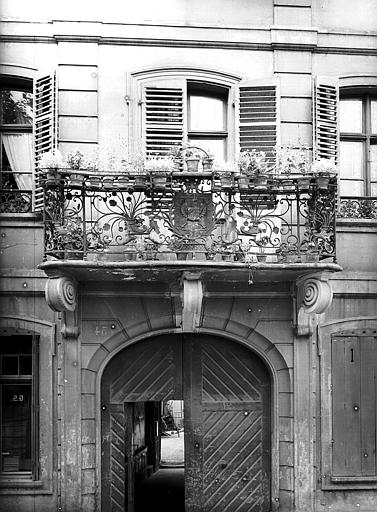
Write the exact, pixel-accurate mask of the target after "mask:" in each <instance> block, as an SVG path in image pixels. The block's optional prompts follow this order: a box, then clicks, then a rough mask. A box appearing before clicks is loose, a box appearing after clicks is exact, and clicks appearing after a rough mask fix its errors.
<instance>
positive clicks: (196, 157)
mask: <svg viewBox="0 0 377 512" xmlns="http://www.w3.org/2000/svg"><path fill="white" fill-rule="evenodd" d="M185 162H186V168H187V172H197V171H198V169H199V162H200V154H199V153H198V152H197V151H195V150H194V149H192V148H187V149H186V150H185Z"/></svg>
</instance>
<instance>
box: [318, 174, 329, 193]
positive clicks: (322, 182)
mask: <svg viewBox="0 0 377 512" xmlns="http://www.w3.org/2000/svg"><path fill="white" fill-rule="evenodd" d="M329 182H330V178H329V177H328V176H318V178H317V186H318V188H319V189H320V190H327V189H328V187H329Z"/></svg>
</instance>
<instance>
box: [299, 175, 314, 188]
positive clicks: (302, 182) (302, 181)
mask: <svg viewBox="0 0 377 512" xmlns="http://www.w3.org/2000/svg"><path fill="white" fill-rule="evenodd" d="M310 181H311V179H310V178H309V177H307V178H298V179H297V185H298V189H299V190H301V191H306V190H309V187H310Z"/></svg>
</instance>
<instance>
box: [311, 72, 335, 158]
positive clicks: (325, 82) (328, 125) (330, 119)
mask: <svg viewBox="0 0 377 512" xmlns="http://www.w3.org/2000/svg"><path fill="white" fill-rule="evenodd" d="M338 103H339V86H338V80H337V79H336V78H332V77H316V79H315V81H314V90H313V137H314V140H313V148H314V158H315V159H316V160H318V159H320V158H334V160H335V163H337V162H338V150H339V128H338Z"/></svg>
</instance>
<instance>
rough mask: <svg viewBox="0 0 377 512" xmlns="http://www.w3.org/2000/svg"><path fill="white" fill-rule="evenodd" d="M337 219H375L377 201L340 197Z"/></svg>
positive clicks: (376, 216)
mask: <svg viewBox="0 0 377 512" xmlns="http://www.w3.org/2000/svg"><path fill="white" fill-rule="evenodd" d="M337 217H339V218H348V219H377V199H376V198H375V197H341V199H340V204H339V209H338V212H337Z"/></svg>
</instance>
